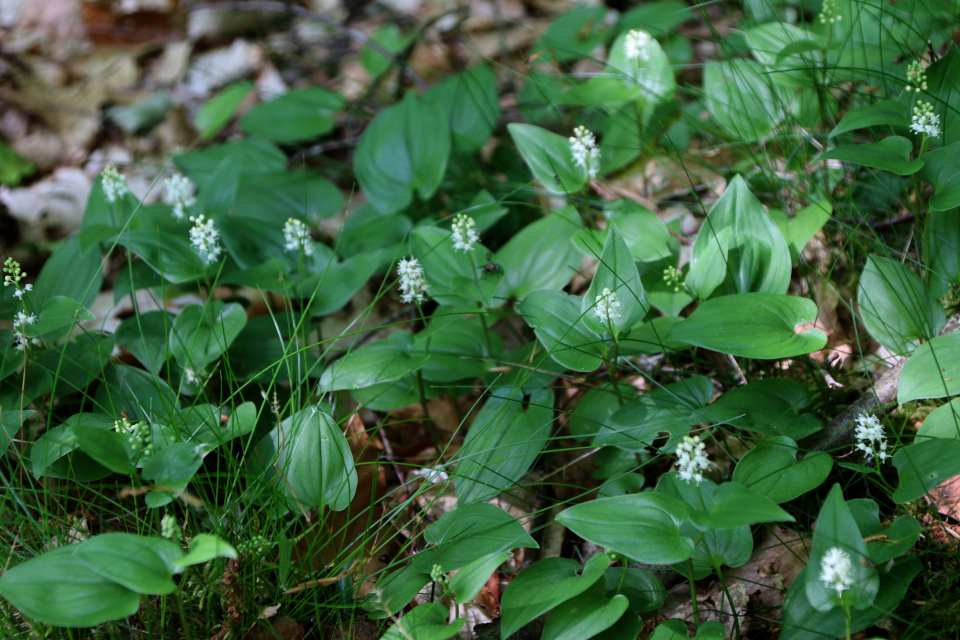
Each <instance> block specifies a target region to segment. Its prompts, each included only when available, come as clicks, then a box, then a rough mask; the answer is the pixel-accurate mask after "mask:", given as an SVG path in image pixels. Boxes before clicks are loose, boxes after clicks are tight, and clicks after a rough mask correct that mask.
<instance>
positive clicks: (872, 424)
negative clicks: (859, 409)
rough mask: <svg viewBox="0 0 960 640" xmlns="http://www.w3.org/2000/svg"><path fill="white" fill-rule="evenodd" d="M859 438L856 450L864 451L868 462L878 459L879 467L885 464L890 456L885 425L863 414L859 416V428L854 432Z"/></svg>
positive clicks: (873, 417)
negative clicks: (884, 429)
mask: <svg viewBox="0 0 960 640" xmlns="http://www.w3.org/2000/svg"><path fill="white" fill-rule="evenodd" d="M854 436H856V438H857V441H858V442H857V444H856V448H857V449H859V450H860V451H863V453H864V456H865V457H866V460H867V462H870V460H871V459H873V458H876V459H877V464H878V466H879V465H880V464H883V463H884V462H885V461H886V460H887V458H889V457H890V455H889V454H888V453H887V434H886V433H884V431H883V425H882V424H880V421H879V420H877V418H876V416H868V415H866V414H861V415H859V416H857V428H856V431H854Z"/></svg>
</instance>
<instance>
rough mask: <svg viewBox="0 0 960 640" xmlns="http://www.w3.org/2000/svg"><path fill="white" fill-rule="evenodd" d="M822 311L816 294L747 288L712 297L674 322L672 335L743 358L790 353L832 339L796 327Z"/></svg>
mask: <svg viewBox="0 0 960 640" xmlns="http://www.w3.org/2000/svg"><path fill="white" fill-rule="evenodd" d="M816 317H817V305H816V304H814V302H813V301H812V300H807V299H805V298H797V297H794V296H787V295H779V294H775V293H743V294H740V295H733V296H723V297H721V298H713V299H711V300H707V301H706V302H704V303H703V304H701V305H700V306H699V307H697V309H696V311H694V312H693V313H692V314H691V315H690V317H689V318H687V319H686V320H684V321H683V322H681V323H679V324H675V325H674V326H673V327H671V328H670V330H669V331H668V332H667V339H669V340H679V341H682V342H686V343H688V344H692V345H696V346H698V347H703V348H705V349H711V350H713V351H719V352H720V353H728V354H730V355H734V356H741V357H744V358H762V359H772V358H789V357H791V356H796V355H801V354H804V353H812V352H814V351H818V350H820V349H822V348H823V347H824V346H826V344H827V336H826V334H824V333H823V332H822V331H820V330H819V329H815V328H811V329H807V330H806V331H803V332H802V333H798V332H797V328H798V327H800V326H801V325H803V324H806V323H809V322H812V321H813V320H814V319H815V318H816Z"/></svg>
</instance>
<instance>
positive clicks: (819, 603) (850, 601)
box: [806, 443, 960, 611]
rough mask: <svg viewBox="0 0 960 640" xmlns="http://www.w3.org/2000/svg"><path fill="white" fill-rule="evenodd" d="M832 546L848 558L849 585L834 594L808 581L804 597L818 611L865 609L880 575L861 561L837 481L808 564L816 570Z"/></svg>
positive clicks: (861, 549) (860, 545)
mask: <svg viewBox="0 0 960 640" xmlns="http://www.w3.org/2000/svg"><path fill="white" fill-rule="evenodd" d="M958 444H960V443H958ZM835 547H837V548H839V549H840V550H841V551H843V552H844V553H845V554H847V556H848V557H849V559H850V577H851V582H852V584H851V586H850V588H849V589H847V590H845V591H843V593H842V595H837V592H836V590H834V589H833V588H832V587H830V585H828V584H827V583H825V582H823V581H822V580H807V581H806V595H807V599H808V600H809V602H810V605H811V606H812V607H813V608H814V609H816V610H817V611H829V610H830V609H833V608H836V607H839V606H840V604H841V602H843V603H845V604H846V605H847V606H852V607H853V608H854V609H866V608H867V607H869V606H870V605H871V604H873V600H874V598H876V596H877V589H878V587H879V584H880V578H879V575H878V574H877V570H876V569H874V568H873V567H870V566H866V565H867V564H869V563H862V562H860V561H861V559H866V558H867V545H866V543H865V542H864V541H863V537H862V536H861V534H860V530H859V529H858V528H857V523H856V521H854V519H853V516H852V515H851V513H850V509H849V508H848V507H847V503H846V502H844V500H843V492H842V491H841V490H840V485H839V484H835V485H833V488H832V489H831V490H830V494H829V495H828V496H827V499H826V501H825V502H824V503H823V507H822V508H821V509H820V516H819V517H818V518H817V528H816V530H815V531H814V533H813V547H812V548H811V550H810V560H809V562H808V566H812V567H815V568H816V570H819V569H820V567H821V565H822V564H823V557H824V556H825V555H826V554H827V552H829V551H830V550H831V549H833V548H835Z"/></svg>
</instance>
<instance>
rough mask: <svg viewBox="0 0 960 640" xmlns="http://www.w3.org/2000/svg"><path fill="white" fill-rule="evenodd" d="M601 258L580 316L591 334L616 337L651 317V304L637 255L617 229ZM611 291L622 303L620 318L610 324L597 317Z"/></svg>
mask: <svg viewBox="0 0 960 640" xmlns="http://www.w3.org/2000/svg"><path fill="white" fill-rule="evenodd" d="M599 257H600V264H599V265H598V266H597V271H596V273H595V274H594V276H593V282H591V283H590V288H589V289H587V293H586V294H585V295H584V296H583V300H582V302H581V303H580V313H581V315H582V317H583V322H584V324H585V325H587V327H589V328H590V329H591V330H593V331H594V332H596V333H599V334H603V333H605V332H607V331H610V330H611V329H612V333H613V335H614V337H616V336H618V335H619V334H620V332H621V331H623V330H624V329H626V328H629V327H632V326H633V325H635V324H637V323H638V322H640V321H641V320H642V319H643V317H644V316H645V315H646V314H647V310H648V309H649V308H650V303H648V302H647V297H646V295H645V294H644V291H643V283H641V282H640V272H639V271H637V264H636V262H634V258H633V254H632V253H630V249H629V248H627V243H626V242H624V240H623V236H622V235H620V230H619V229H618V228H617V226H616V225H613V226H612V227H611V228H610V230H609V232H608V233H607V240H606V242H605V243H604V246H603V252H602V253H601V254H600V256H599ZM607 289H609V290H610V291H611V292H612V293H613V294H616V296H617V302H619V303H620V314H619V317H616V318H611V319H610V320H609V322H606V321H602V320H600V318H598V317H597V313H596V309H597V304H598V303H599V302H600V300H601V299H602V297H603V293H604V291H606V290H607Z"/></svg>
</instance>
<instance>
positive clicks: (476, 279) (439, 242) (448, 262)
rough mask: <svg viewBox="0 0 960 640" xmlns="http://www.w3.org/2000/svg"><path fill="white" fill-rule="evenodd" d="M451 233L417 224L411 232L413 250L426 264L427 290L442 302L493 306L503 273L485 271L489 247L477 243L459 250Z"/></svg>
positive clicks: (411, 247)
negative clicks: (478, 303) (466, 249)
mask: <svg viewBox="0 0 960 640" xmlns="http://www.w3.org/2000/svg"><path fill="white" fill-rule="evenodd" d="M452 235H453V234H452V233H451V232H450V231H447V230H446V229H438V228H437V227H417V228H416V229H414V230H413V233H412V234H411V235H410V250H411V251H412V252H413V255H414V256H415V257H416V258H417V259H418V260H419V261H420V264H421V265H422V266H423V273H424V277H425V279H426V281H427V285H428V286H429V289H427V294H428V295H429V296H430V297H431V298H433V299H434V300H436V301H437V302H439V303H440V304H471V303H473V302H474V301H479V302H482V303H483V304H484V305H486V306H488V307H490V306H493V304H494V301H493V293H494V291H495V290H496V289H497V286H498V284H499V282H500V280H499V278H500V277H502V276H497V277H492V275H493V274H486V273H483V266H484V265H485V264H486V262H485V259H484V257H483V256H486V254H487V253H488V252H487V249H486V248H485V247H484V246H483V245H482V244H479V243H478V244H475V245H474V246H473V250H472V251H457V250H456V249H454V247H453V239H452Z"/></svg>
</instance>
